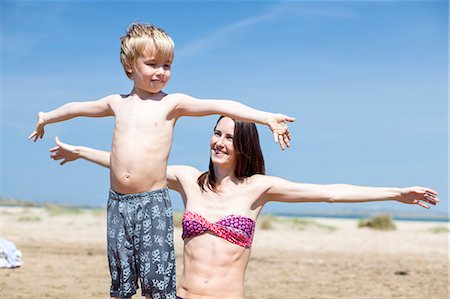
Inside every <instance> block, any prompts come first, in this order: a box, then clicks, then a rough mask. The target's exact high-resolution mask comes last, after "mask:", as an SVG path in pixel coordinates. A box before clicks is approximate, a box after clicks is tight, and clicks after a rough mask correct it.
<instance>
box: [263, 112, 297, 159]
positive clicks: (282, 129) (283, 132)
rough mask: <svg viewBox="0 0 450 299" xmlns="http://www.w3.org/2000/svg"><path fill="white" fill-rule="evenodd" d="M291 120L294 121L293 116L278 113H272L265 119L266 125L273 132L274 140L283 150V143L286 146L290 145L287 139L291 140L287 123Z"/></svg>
mask: <svg viewBox="0 0 450 299" xmlns="http://www.w3.org/2000/svg"><path fill="white" fill-rule="evenodd" d="M293 121H295V118H293V117H289V116H286V115H283V114H279V113H277V114H274V115H273V116H272V117H270V118H269V120H268V121H267V125H268V126H269V128H270V130H272V132H273V138H274V140H275V142H276V143H279V144H280V147H281V149H282V150H284V148H285V147H284V146H285V145H286V146H287V147H289V146H290V144H289V140H291V133H290V132H289V129H288V125H287V123H288V122H293Z"/></svg>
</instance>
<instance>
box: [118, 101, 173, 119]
mask: <svg viewBox="0 0 450 299" xmlns="http://www.w3.org/2000/svg"><path fill="white" fill-rule="evenodd" d="M113 110H114V115H115V118H116V123H117V124H119V123H120V124H135V125H136V124H142V125H148V124H154V125H161V124H163V123H167V122H170V117H169V115H170V113H171V112H172V110H173V109H172V107H170V105H168V104H165V103H161V102H156V103H155V102H145V101H142V102H135V101H129V102H127V101H124V102H122V103H120V104H117V105H115V107H114V108H113Z"/></svg>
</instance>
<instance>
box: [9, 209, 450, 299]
mask: <svg viewBox="0 0 450 299" xmlns="http://www.w3.org/2000/svg"><path fill="white" fill-rule="evenodd" d="M0 211H1V218H2V231H1V235H2V237H4V238H7V239H9V240H11V241H13V242H14V243H15V244H16V245H17V247H18V248H19V249H20V250H21V251H22V252H23V258H24V265H23V266H22V267H21V268H18V269H0V275H1V279H0V298H12V299H16V298H17V299H20V298H30V296H32V297H34V298H58V299H59V298H108V294H109V293H108V289H109V274H108V266H107V259H106V251H105V247H106V245H105V244H106V241H105V213H104V212H103V211H97V210H64V209H58V208H56V209H48V208H47V209H46V208H36V207H33V208H24V207H3V208H0ZM314 221H315V223H316V224H319V225H306V226H301V227H299V226H296V225H293V224H292V223H290V222H289V221H287V222H277V223H276V225H274V228H272V229H270V230H264V229H262V228H258V229H257V231H256V235H255V240H254V245H253V252H252V260H251V261H250V264H249V268H248V270H247V275H246V282H245V284H246V298H255V299H256V298H274V299H275V298H276V299H278V298H308V299H312V298H314V299H321V298H330V299H332V298H351V299H353V298H354V299H365V298H374V299H375V298H376V299H378V298H404V299H411V298H417V299H425V298H436V299H441V298H442V299H444V298H445V299H446V298H449V277H448V274H449V272H448V270H449V261H448V254H449V251H448V249H449V247H448V246H449V244H448V237H449V234H448V224H447V223H434V222H401V221H396V225H397V230H395V231H388V232H381V231H373V230H370V229H367V228H357V225H356V220H336V219H329V218H323V219H314ZM175 236H176V237H175V238H176V252H177V267H178V268H177V270H178V271H177V272H178V275H179V274H180V273H181V270H182V246H183V244H182V240H181V231H180V229H179V228H177V229H176V235H175ZM135 298H141V297H140V296H135Z"/></svg>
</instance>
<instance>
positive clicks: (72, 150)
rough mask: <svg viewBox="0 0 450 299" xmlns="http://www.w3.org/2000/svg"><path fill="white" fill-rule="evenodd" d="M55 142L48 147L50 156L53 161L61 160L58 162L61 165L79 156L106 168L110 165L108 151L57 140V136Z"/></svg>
mask: <svg viewBox="0 0 450 299" xmlns="http://www.w3.org/2000/svg"><path fill="white" fill-rule="evenodd" d="M55 143H56V146H55V147H53V148H51V149H50V152H51V153H52V154H51V155H50V158H52V159H53V160H55V161H58V160H62V161H61V162H60V163H59V164H61V165H64V164H66V163H67V162H71V161H75V160H77V159H79V158H81V159H85V160H87V161H90V162H93V163H95V164H98V165H100V166H103V167H106V168H109V166H110V159H109V157H110V152H107V151H101V150H97V149H93V148H90V147H86V146H77V145H71V144H67V143H64V142H62V141H61V140H59V138H58V137H56V138H55Z"/></svg>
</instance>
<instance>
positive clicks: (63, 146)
mask: <svg viewBox="0 0 450 299" xmlns="http://www.w3.org/2000/svg"><path fill="white" fill-rule="evenodd" d="M55 143H56V145H57V146H55V147H53V148H51V149H50V152H51V153H52V154H51V155H50V158H52V159H53V160H55V161H57V160H63V161H61V162H60V163H59V164H61V165H64V164H66V163H67V162H70V161H74V160H76V159H78V158H80V155H79V153H78V151H77V147H76V146H74V145H70V144H67V143H63V142H61V141H60V140H59V138H58V137H55Z"/></svg>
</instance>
